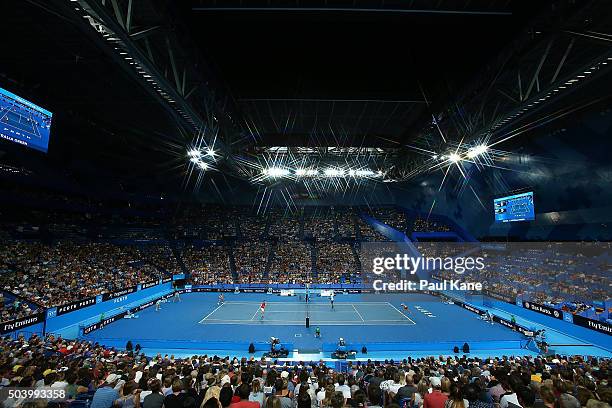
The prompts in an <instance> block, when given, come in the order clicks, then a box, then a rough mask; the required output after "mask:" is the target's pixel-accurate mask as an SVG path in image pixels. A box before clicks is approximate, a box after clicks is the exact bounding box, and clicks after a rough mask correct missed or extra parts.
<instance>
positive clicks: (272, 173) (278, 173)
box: [263, 167, 291, 178]
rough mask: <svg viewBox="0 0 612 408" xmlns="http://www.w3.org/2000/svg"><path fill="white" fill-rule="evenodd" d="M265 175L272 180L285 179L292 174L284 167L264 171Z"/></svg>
mask: <svg viewBox="0 0 612 408" xmlns="http://www.w3.org/2000/svg"><path fill="white" fill-rule="evenodd" d="M263 173H264V175H266V176H267V177H271V178H279V177H285V176H288V175H289V174H291V172H290V171H289V170H288V169H284V168H282V167H269V168H267V169H264V170H263Z"/></svg>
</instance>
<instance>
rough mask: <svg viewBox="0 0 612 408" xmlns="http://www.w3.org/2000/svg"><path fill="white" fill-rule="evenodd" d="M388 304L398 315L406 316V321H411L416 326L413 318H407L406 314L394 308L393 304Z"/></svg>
mask: <svg viewBox="0 0 612 408" xmlns="http://www.w3.org/2000/svg"><path fill="white" fill-rule="evenodd" d="M387 304H388V305H389V306H391V307H392V308H394V309H395V310H397V313H399V314H401V315H402V316H404V317H405V318H406V319H408V320H410V321H411V322H412V324H416V323H415V322H414V320H412V319H411V318H409V317H408V316H406V315H405V314H404V313H402V312H401V311H400V310H399V309H398V308H397V307H395V306H393V305H392V304H391V303H389V302H387Z"/></svg>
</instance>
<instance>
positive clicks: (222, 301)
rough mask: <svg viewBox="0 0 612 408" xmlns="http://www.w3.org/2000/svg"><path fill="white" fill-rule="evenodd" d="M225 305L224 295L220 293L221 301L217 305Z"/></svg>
mask: <svg viewBox="0 0 612 408" xmlns="http://www.w3.org/2000/svg"><path fill="white" fill-rule="evenodd" d="M223 303H225V296H223V293H219V300H218V301H217V305H218V306H221V305H222V304H223Z"/></svg>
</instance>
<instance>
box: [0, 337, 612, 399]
mask: <svg viewBox="0 0 612 408" xmlns="http://www.w3.org/2000/svg"><path fill="white" fill-rule="evenodd" d="M0 349H1V350H2V351H1V354H0V376H1V377H2V378H1V380H0V387H15V386H20V387H34V388H41V387H51V388H52V389H61V390H64V391H65V395H66V399H67V400H68V401H69V403H71V404H72V403H74V404H78V405H76V406H79V407H81V406H88V407H91V408H115V407H143V408H197V407H201V408H344V407H346V408H365V407H371V408H382V407H385V408H494V407H498V408H580V407H586V408H608V407H609V406H610V403H611V402H612V386H611V383H610V381H611V380H612V363H611V362H610V360H609V359H604V358H600V359H596V358H592V359H582V358H566V357H563V356H551V357H546V358H543V357H505V356H504V357H489V358H486V359H480V358H469V357H466V356H462V357H448V358H443V357H438V358H435V357H423V358H418V359H412V358H407V359H404V360H402V361H398V362H393V361H384V362H373V361H364V362H349V363H348V365H347V367H346V369H344V370H342V371H338V370H336V369H334V368H332V367H329V366H326V365H325V363H323V362H318V363H317V362H299V363H293V364H290V363H280V362H277V361H270V360H267V359H265V358H261V359H255V358H253V357H251V358H244V357H243V358H241V359H238V358H230V357H218V356H207V355H204V356H192V357H189V358H174V356H168V355H164V356H162V355H161V354H158V355H156V356H146V355H145V354H144V353H142V352H141V350H140V349H139V346H138V345H136V346H133V345H132V343H131V342H128V344H127V345H126V347H125V350H115V349H112V348H106V347H104V346H102V345H99V344H92V343H90V342H86V341H75V340H72V341H69V340H64V339H61V338H54V337H52V336H50V337H49V338H46V339H41V338H39V337H32V338H30V339H25V338H23V337H20V338H18V339H16V340H12V339H10V338H3V339H1V340H0ZM72 401H75V402H72ZM64 404H67V403H66V402H64ZM46 405H47V401H41V402H40V405H36V406H40V407H44V406H46ZM4 406H5V407H7V408H13V407H20V406H23V401H22V400H19V399H16V398H9V399H7V400H5V401H4Z"/></svg>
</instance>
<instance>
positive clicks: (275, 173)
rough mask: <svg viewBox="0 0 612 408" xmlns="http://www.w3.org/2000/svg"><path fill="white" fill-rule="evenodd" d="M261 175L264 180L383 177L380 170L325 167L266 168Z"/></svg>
mask: <svg viewBox="0 0 612 408" xmlns="http://www.w3.org/2000/svg"><path fill="white" fill-rule="evenodd" d="M261 173H262V175H263V176H264V177H266V178H281V177H296V178H317V177H323V178H340V177H353V178H378V177H382V176H384V173H383V172H382V171H380V170H378V171H374V170H371V169H363V168H360V169H350V168H341V167H326V168H323V169H316V168H302V167H300V168H297V169H293V170H292V169H288V168H285V167H268V168H264V169H262V171H261Z"/></svg>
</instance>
